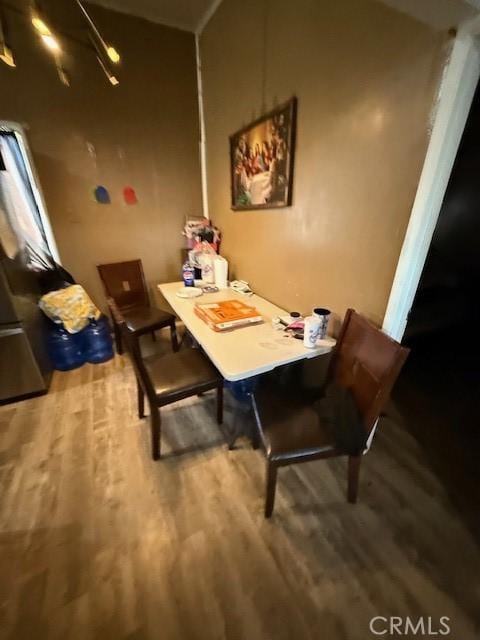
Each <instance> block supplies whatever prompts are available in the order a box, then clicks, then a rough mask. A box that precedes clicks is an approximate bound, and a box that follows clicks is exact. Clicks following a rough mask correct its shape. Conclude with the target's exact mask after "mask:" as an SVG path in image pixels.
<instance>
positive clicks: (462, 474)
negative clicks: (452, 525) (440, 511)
mask: <svg viewBox="0 0 480 640" xmlns="http://www.w3.org/2000/svg"><path fill="white" fill-rule="evenodd" d="M408 346H410V347H411V349H412V351H411V354H410V357H409V359H408V360H407V363H406V365H405V367H404V370H403V372H402V374H401V376H400V378H399V380H398V383H397V385H396V387H395V390H394V394H393V400H394V403H395V405H396V407H397V409H398V410H399V412H400V413H401V415H402V423H403V424H404V427H405V429H406V430H407V431H408V432H409V433H410V434H411V435H412V436H413V437H414V438H415V440H416V441H417V443H418V444H419V445H420V446H421V448H422V451H423V454H424V457H425V459H426V460H428V464H429V465H430V467H431V469H432V470H433V472H434V473H435V475H436V476H437V477H438V479H439V480H440V481H441V482H442V483H443V485H444V487H445V491H446V492H447V494H448V496H449V499H450V500H451V502H452V505H453V506H454V508H455V509H456V510H457V512H458V515H459V517H460V518H461V519H462V520H463V521H464V523H465V525H466V526H467V527H468V528H469V529H470V531H471V532H472V534H473V535H474V536H475V537H477V539H479V536H480V511H479V510H478V487H479V485H480V465H479V463H478V456H479V451H480V402H479V396H480V369H479V366H478V362H479V351H478V348H477V346H476V345H475V344H474V343H473V342H472V341H471V340H469V342H468V343H467V340H466V339H465V338H463V336H462V335H461V334H460V333H453V334H452V333H451V332H449V333H448V334H443V333H436V334H431V335H429V336H423V337H421V338H418V339H416V340H415V341H411V343H410V344H409V345H408Z"/></svg>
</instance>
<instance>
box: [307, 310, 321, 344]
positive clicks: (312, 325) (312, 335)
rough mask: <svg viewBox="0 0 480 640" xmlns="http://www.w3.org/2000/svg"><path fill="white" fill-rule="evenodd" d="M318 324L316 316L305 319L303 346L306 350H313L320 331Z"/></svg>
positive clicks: (318, 319) (319, 322) (318, 320)
mask: <svg viewBox="0 0 480 640" xmlns="http://www.w3.org/2000/svg"><path fill="white" fill-rule="evenodd" d="M320 324H321V320H320V318H317V317H316V316H308V317H307V318H305V321H304V328H303V346H304V347H306V348H307V349H315V346H316V344H317V338H318V334H319V331H320Z"/></svg>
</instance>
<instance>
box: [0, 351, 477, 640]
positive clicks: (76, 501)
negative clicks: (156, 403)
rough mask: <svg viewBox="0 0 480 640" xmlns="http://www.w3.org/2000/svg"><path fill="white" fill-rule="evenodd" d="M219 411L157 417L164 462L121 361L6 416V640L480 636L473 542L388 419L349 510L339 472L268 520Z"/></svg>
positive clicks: (311, 475)
mask: <svg viewBox="0 0 480 640" xmlns="http://www.w3.org/2000/svg"><path fill="white" fill-rule="evenodd" d="M214 404H215V403H214V396H213V394H206V395H205V396H203V397H201V398H194V399H192V400H188V401H185V402H182V403H179V404H177V405H173V406H171V407H169V408H167V409H165V410H162V411H163V415H164V437H163V444H164V451H165V452H166V456H165V458H164V459H163V460H161V461H160V462H156V463H155V462H153V461H152V460H151V459H150V456H149V446H148V430H147V425H146V423H145V422H141V421H139V420H138V419H137V417H136V415H135V383H134V377H133V373H132V370H131V367H130V365H129V363H128V361H127V360H126V358H122V357H117V358H116V359H115V360H114V361H111V362H109V363H106V364H104V365H97V366H92V365H85V366H84V367H82V368H81V369H79V370H76V371H72V372H68V373H57V374H56V375H55V377H54V381H53V386H52V390H51V393H50V394H49V395H48V396H45V397H42V398H37V399H32V400H29V401H26V402H22V403H18V404H15V405H10V406H5V407H1V408H0V472H1V489H2V496H1V505H0V543H1V558H0V637H1V638H2V639H3V638H9V639H11V640H23V639H24V638H25V639H27V638H28V639H29V640H39V639H42V638H48V639H52V640H53V639H59V640H60V639H62V640H65V639H74V638H75V639H77V638H78V639H79V640H88V639H90V638H95V639H97V638H98V639H102V640H108V639H110V638H112V639H123V638H128V639H129V640H141V639H144V638H145V639H147V638H149V639H150V638H158V639H162V640H171V639H172V640H173V639H174V640H176V639H179V640H180V639H181V640H183V639H185V640H196V639H198V640H210V639H211V640H217V639H218V640H220V639H221V638H229V639H235V640H237V639H248V640H255V639H257V638H258V639H262V640H264V639H272V640H273V639H275V640H282V639H289V640H290V639H295V640H303V639H304V638H311V639H312V640H313V639H315V640H317V639H319V638H322V639H326V640H337V639H338V640H341V639H348V640H355V639H358V640H365V638H373V637H376V636H374V635H372V634H371V633H370V631H369V620H370V619H371V618H372V617H373V616H378V615H380V616H390V615H394V616H407V615H409V616H411V617H413V618H415V619H416V618H417V617H418V616H422V615H423V616H431V617H432V619H433V620H434V621H437V620H438V619H439V618H440V616H448V617H449V618H450V625H451V627H452V633H451V636H449V637H452V638H454V639H455V640H470V639H473V638H478V637H479V636H478V622H479V616H480V613H479V612H480V606H479V604H480V554H479V543H478V540H477V541H475V540H474V539H473V536H472V534H471V533H470V531H469V529H468V528H467V526H466V525H465V524H464V523H463V521H462V518H461V517H460V515H459V514H458V512H457V511H456V508H455V504H452V503H451V502H450V501H449V498H448V496H447V494H446V492H445V490H444V487H443V486H442V483H441V481H440V480H439V479H438V477H437V476H436V475H434V473H433V472H432V471H431V470H430V468H429V467H428V465H427V463H426V461H425V457H424V454H423V452H422V449H421V448H420V447H419V445H417V443H416V441H415V440H414V439H413V438H412V437H411V436H410V435H409V434H408V433H407V431H405V430H404V429H403V428H402V426H401V424H399V422H400V421H401V418H400V416H399V415H398V414H397V411H396V410H395V408H393V410H392V411H393V413H392V412H391V413H392V415H391V416H390V417H389V418H387V419H385V420H383V424H382V428H381V430H380V432H379V433H378V437H377V438H376V441H375V444H374V449H373V451H372V452H371V453H369V454H368V455H367V457H366V458H365V460H364V468H363V472H362V482H361V490H360V501H359V503H358V504H357V505H356V506H351V505H349V504H347V502H346V500H345V488H346V477H345V475H346V474H345V472H346V469H345V464H344V461H343V460H334V461H331V462H323V461H322V462H314V463H309V464H305V465H299V466H297V467H292V468H287V469H282V470H280V472H279V483H278V493H277V504H276V511H275V515H274V517H273V518H272V520H271V521H266V520H264V518H263V513H262V509H263V482H264V464H263V457H262V454H261V453H260V452H259V451H253V450H252V449H250V448H249V446H248V443H247V442H246V441H245V442H241V443H240V448H239V449H237V450H235V451H227V450H226V447H225V445H224V444H223V441H222V437H221V435H220V433H219V431H218V428H217V426H216V424H215V420H214ZM233 408H234V405H233V401H232V400H229V401H227V407H226V420H227V421H230V420H231V419H232V410H233ZM475 624H477V627H476V629H475ZM434 625H435V622H434ZM404 637H410V636H404ZM412 637H413V636H412Z"/></svg>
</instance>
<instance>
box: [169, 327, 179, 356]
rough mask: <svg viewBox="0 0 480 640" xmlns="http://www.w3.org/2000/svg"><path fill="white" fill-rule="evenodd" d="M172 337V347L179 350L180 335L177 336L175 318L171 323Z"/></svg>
mask: <svg viewBox="0 0 480 640" xmlns="http://www.w3.org/2000/svg"><path fill="white" fill-rule="evenodd" d="M170 337H171V340H172V349H173V351H174V352H176V351H178V349H179V347H178V337H177V325H176V324H175V320H174V321H173V322H172V324H171V325H170Z"/></svg>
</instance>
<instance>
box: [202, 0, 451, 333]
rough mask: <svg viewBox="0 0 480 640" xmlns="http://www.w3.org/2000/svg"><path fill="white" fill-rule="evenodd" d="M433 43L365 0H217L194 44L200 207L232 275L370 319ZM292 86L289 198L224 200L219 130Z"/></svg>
mask: <svg viewBox="0 0 480 640" xmlns="http://www.w3.org/2000/svg"><path fill="white" fill-rule="evenodd" d="M446 50H447V44H446V36H445V34H439V33H435V32H433V31H431V30H429V29H428V28H427V27H426V26H423V25H421V24H420V23H418V22H416V21H414V20H413V19H410V18H408V17H407V16H405V15H402V14H400V13H397V12H395V11H394V10H391V9H389V8H388V7H386V6H384V5H382V4H380V3H377V2H374V1H372V0H342V2H332V1H331V0H295V2H292V1H291V0H275V2H271V1H269V0H243V1H242V2H237V1H236V0H223V3H222V4H221V6H220V8H219V10H218V11H217V13H216V14H215V15H214V17H213V19H212V20H211V21H210V23H209V24H208V26H207V28H206V30H205V32H204V34H203V35H202V38H201V55H202V66H203V81H204V91H205V112H206V131H207V153H208V186H209V206H210V215H211V216H212V219H213V220H214V221H215V223H216V224H217V225H218V226H219V227H220V228H221V229H222V231H223V234H224V236H223V237H224V240H223V252H224V254H225V256H226V257H227V258H228V259H229V260H230V262H231V265H232V267H233V272H234V275H235V276H236V277H240V278H243V279H246V280H248V281H249V282H250V283H251V285H252V286H253V288H254V289H255V290H256V291H257V292H258V293H259V294H261V295H264V296H266V297H268V298H269V299H271V300H272V301H274V302H276V303H277V304H281V305H283V306H285V307H286V308H288V309H290V310H300V311H303V312H308V311H309V310H310V309H311V308H312V306H318V305H319V306H326V307H329V308H331V309H332V310H333V311H334V312H335V313H336V314H337V315H338V316H342V315H343V314H344V312H345V309H346V308H347V307H349V306H353V307H355V308H356V309H357V310H358V311H361V312H363V313H365V314H366V315H368V316H369V317H371V318H372V319H374V320H375V321H377V322H381V320H382V318H383V314H384V311H385V307H386V302H387V299H388V295H389V291H390V288H391V283H392V280H393V275H394V271H395V267H396V264H397V261H398V255H399V252H400V248H401V245H402V240H403V237H404V234H405V229H406V225H407V222H408V217H409V213H410V209H411V205H412V202H413V198H414V195H415V191H416V187H417V183H418V179H419V174H420V171H421V166H422V163H423V159H424V156H425V151H426V146H427V141H428V140H427V139H428V124H429V115H430V112H431V109H432V104H433V100H434V98H435V93H436V88H437V86H438V81H439V77H440V74H441V69H442V66H443V62H444V59H445V52H446ZM262 95H263V96H264V104H262ZM292 95H296V96H297V97H298V126H297V147H296V161H295V178H294V191H293V206H292V207H290V208H285V209H280V210H270V211H259V212H257V211H247V212H233V211H231V210H230V176H229V147H228V136H229V135H230V134H232V133H233V132H234V131H236V130H238V129H239V128H241V127H242V126H244V125H247V124H248V122H249V121H251V120H253V119H254V118H256V117H258V116H259V115H260V114H261V112H262V107H264V108H265V109H266V110H269V109H271V108H272V107H274V106H275V105H276V104H279V103H281V102H284V101H285V100H287V99H288V98H289V97H290V96H292Z"/></svg>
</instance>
